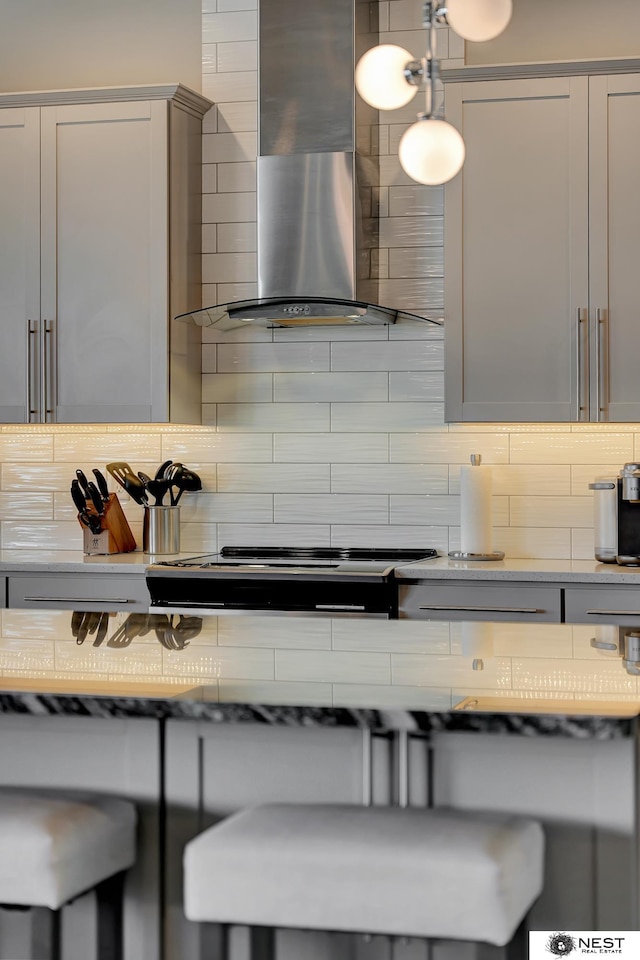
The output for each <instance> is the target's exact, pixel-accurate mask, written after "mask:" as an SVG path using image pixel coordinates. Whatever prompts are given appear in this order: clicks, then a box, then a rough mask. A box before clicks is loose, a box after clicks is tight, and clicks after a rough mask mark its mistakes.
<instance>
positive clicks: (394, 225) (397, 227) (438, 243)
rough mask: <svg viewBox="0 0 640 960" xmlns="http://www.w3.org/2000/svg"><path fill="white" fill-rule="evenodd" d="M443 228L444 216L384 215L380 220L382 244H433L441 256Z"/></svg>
mask: <svg viewBox="0 0 640 960" xmlns="http://www.w3.org/2000/svg"><path fill="white" fill-rule="evenodd" d="M443 229H444V219H443V217H417V216H411V217H386V218H384V217H383V218H382V219H381V220H380V246H381V247H421V248H422V247H425V246H433V247H436V248H437V249H438V250H439V251H440V256H441V255H442V254H441V250H442V242H443Z"/></svg>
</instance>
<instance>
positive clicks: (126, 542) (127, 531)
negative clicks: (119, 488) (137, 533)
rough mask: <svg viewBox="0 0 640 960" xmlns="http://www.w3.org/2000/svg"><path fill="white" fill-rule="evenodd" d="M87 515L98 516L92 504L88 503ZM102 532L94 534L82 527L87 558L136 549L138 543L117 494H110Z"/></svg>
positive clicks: (103, 516) (105, 507) (129, 551)
mask: <svg viewBox="0 0 640 960" xmlns="http://www.w3.org/2000/svg"><path fill="white" fill-rule="evenodd" d="M87 513H88V514H93V515H94V516H95V515H96V514H97V511H96V509H95V507H94V505H93V504H92V503H87ZM101 522H102V530H101V531H100V533H92V532H91V530H89V528H88V527H85V526H84V524H83V525H82V536H83V549H84V553H85V554H86V555H87V556H94V555H97V554H107V553H131V551H132V550H135V549H136V541H135V539H134V536H133V534H132V532H131V527H130V526H129V524H128V522H127V518H126V517H125V515H124V513H123V512H122V507H121V506H120V501H119V500H118V497H117V494H115V493H110V494H109V499H108V501H107V502H106V503H105V505H104V513H103V515H102V520H101Z"/></svg>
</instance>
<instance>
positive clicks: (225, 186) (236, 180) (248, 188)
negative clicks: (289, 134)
mask: <svg viewBox="0 0 640 960" xmlns="http://www.w3.org/2000/svg"><path fill="white" fill-rule="evenodd" d="M217 170H218V190H219V192H220V193H251V192H255V189H256V163H255V160H253V161H251V160H250V161H239V162H235V163H220V164H219V165H218V167H217ZM250 225H251V226H252V227H253V232H254V240H253V246H252V247H250V249H251V250H255V249H256V247H255V223H251V224H250ZM219 226H220V227H223V226H226V227H227V228H230V227H238V226H247V224H246V223H245V222H241V223H228V224H222V223H221V224H219Z"/></svg>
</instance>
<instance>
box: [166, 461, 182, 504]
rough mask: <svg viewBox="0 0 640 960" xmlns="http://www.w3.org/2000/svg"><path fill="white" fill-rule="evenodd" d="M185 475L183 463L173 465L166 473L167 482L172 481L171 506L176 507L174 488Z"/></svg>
mask: <svg viewBox="0 0 640 960" xmlns="http://www.w3.org/2000/svg"><path fill="white" fill-rule="evenodd" d="M183 473H184V464H182V463H172V464H171V466H170V467H169V468H168V470H167V472H166V478H167V480H170V481H171V487H170V495H171V506H172V507H175V505H176V501H175V497H174V494H173V488H174V487H176V486H177V485H178V483H179V482H180V477H181V476H182V474H183Z"/></svg>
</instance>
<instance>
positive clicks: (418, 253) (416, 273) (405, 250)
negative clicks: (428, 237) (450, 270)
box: [388, 247, 444, 280]
mask: <svg viewBox="0 0 640 960" xmlns="http://www.w3.org/2000/svg"><path fill="white" fill-rule="evenodd" d="M443 275H444V263H443V252H442V248H441V247H392V248H391V249H390V250H389V271H388V278H390V279H392V280H393V279H397V278H402V277H407V278H415V277H442V276H443Z"/></svg>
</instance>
